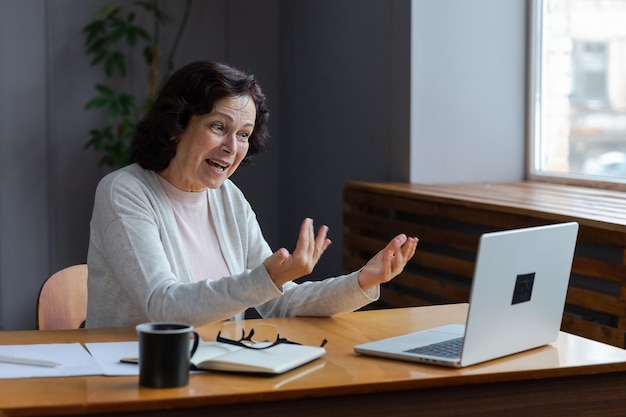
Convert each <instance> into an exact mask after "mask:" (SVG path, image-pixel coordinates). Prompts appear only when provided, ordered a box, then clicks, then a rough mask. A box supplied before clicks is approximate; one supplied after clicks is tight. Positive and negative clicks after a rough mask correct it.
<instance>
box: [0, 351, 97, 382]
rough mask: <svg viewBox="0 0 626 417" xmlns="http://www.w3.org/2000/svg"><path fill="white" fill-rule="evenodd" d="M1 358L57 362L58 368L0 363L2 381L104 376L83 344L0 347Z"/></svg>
mask: <svg viewBox="0 0 626 417" xmlns="http://www.w3.org/2000/svg"><path fill="white" fill-rule="evenodd" d="M0 355H2V356H14V357H17V358H25V359H36V360H44V361H52V362H57V363H59V364H60V365H59V366H55V367H45V366H35V365H23V364H14V363H4V362H0V378H2V379H9V378H36V377H61V376H80V375H102V368H101V367H100V365H98V362H96V361H95V360H94V359H93V357H92V356H91V355H89V353H88V352H87V351H86V350H85V349H84V348H83V347H82V346H81V344H80V343H52V344H36V345H0Z"/></svg>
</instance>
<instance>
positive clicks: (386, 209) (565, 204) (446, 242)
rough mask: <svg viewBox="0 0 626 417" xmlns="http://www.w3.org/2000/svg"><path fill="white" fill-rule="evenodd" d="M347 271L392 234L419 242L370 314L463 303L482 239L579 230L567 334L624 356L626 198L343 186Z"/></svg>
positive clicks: (507, 188) (557, 189)
mask: <svg viewBox="0 0 626 417" xmlns="http://www.w3.org/2000/svg"><path fill="white" fill-rule="evenodd" d="M343 214H344V268H345V270H346V271H349V270H354V269H356V268H359V267H360V266H362V265H363V264H364V262H366V261H367V260H368V259H369V258H370V257H371V256H372V255H373V254H374V253H376V252H377V251H378V250H380V249H381V248H382V247H383V246H384V245H385V244H386V242H387V241H388V240H389V239H390V238H391V237H393V236H394V235H396V234H397V233H407V234H410V235H414V236H417V237H419V238H420V243H419V245H418V253H417V254H416V256H415V258H414V259H413V261H412V263H411V264H410V265H409V266H408V267H407V268H406V270H405V272H403V274H402V275H401V276H400V277H398V278H396V279H394V280H393V281H392V282H390V283H388V284H385V286H384V287H383V290H382V294H381V298H380V300H379V301H378V302H377V303H374V305H373V306H372V307H374V308H385V307H405V306H421V305H430V304H445V303H456V302H467V301H468V298H469V289H470V284H471V279H472V275H473V270H474V261H475V257H476V249H477V246H478V239H479V236H480V235H481V234H482V233H484V232H490V231H497V230H506V229H512V228H519V227H528V226H537V225H544V224H552V223H558V222H563V221H577V222H578V223H579V224H580V229H579V234H578V242H577V245H576V253H575V257H574V262H573V267H572V275H571V279H570V287H569V290H568V294H567V302H566V310H565V315H564V317H563V325H562V329H563V330H564V331H567V332H570V333H574V334H577V335H581V336H584V337H588V338H590V339H594V340H598V341H601V342H605V343H608V344H611V345H614V346H619V347H622V348H624V347H625V334H626V302H625V301H626V266H625V252H624V249H625V248H626V193H622V192H617V191H608V190H599V189H591V188H583V187H573V186H565V185H557V184H547V183H538V182H518V183H489V184H488V183H479V184H429V185H423V184H401V183H357V182H354V183H349V184H347V185H346V187H345V190H344V208H343Z"/></svg>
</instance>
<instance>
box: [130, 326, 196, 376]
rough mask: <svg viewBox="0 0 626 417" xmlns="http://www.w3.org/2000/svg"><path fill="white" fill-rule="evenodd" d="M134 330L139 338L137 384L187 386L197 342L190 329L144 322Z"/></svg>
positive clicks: (188, 327) (193, 331)
mask: <svg viewBox="0 0 626 417" xmlns="http://www.w3.org/2000/svg"><path fill="white" fill-rule="evenodd" d="M136 329H137V338H138V339H139V385H141V386H144V387H150V388H173V387H184V386H186V385H187V384H188V383H189V367H190V362H189V360H190V358H191V357H192V356H193V354H194V353H195V351H196V349H197V347H198V342H199V340H200V338H199V336H198V333H196V332H195V330H194V329H193V326H191V325H189V324H182V323H143V324H139V325H137V326H136ZM190 347H191V348H190Z"/></svg>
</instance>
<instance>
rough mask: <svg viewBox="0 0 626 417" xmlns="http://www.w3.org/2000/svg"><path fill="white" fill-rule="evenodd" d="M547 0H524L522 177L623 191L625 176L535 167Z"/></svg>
mask: <svg viewBox="0 0 626 417" xmlns="http://www.w3.org/2000/svg"><path fill="white" fill-rule="evenodd" d="M545 1H547V0H528V13H527V19H528V25H527V48H526V52H527V57H526V62H527V70H526V74H527V76H526V78H527V79H526V84H527V103H526V163H525V167H526V173H525V175H526V179H527V180H529V181H540V182H551V183H557V184H565V185H575V186H583V187H590V188H603V189H612V190H620V191H626V178H624V179H620V178H615V179H612V178H611V179H607V178H606V177H601V178H600V179H595V178H591V177H590V176H586V175H582V174H576V173H557V172H542V171H539V170H537V169H535V166H536V164H535V161H536V160H537V159H536V158H537V157H538V155H537V154H538V153H539V152H540V146H538V141H540V140H541V111H542V109H541V81H542V77H541V71H542V69H543V68H542V64H543V56H542V53H543V51H542V35H543V33H542V29H543V10H544V4H545Z"/></svg>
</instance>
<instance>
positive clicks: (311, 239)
mask: <svg viewBox="0 0 626 417" xmlns="http://www.w3.org/2000/svg"><path fill="white" fill-rule="evenodd" d="M327 233H328V226H326V225H324V226H322V227H320V228H319V230H318V232H317V236H315V231H314V229H313V220H312V219H309V218H307V219H304V221H303V222H302V225H301V226H300V235H299V237H298V243H297V244H296V249H295V250H294V251H293V253H289V251H288V250H287V249H285V248H280V249H279V250H277V251H276V252H274V254H272V256H270V257H269V258H267V259H266V260H265V261H264V262H263V264H264V265H265V268H266V269H267V272H268V273H269V275H270V277H271V278H272V281H274V284H276V286H277V287H278V288H282V286H283V284H285V283H286V282H289V281H293V280H294V279H298V278H300V277H303V276H305V275H308V274H310V273H311V272H312V271H313V268H314V267H315V265H317V262H318V261H319V260H320V258H321V256H322V254H323V253H324V251H325V250H326V248H327V247H328V246H329V245H330V243H331V242H330V239H328V238H327V237H326V234H327Z"/></svg>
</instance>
